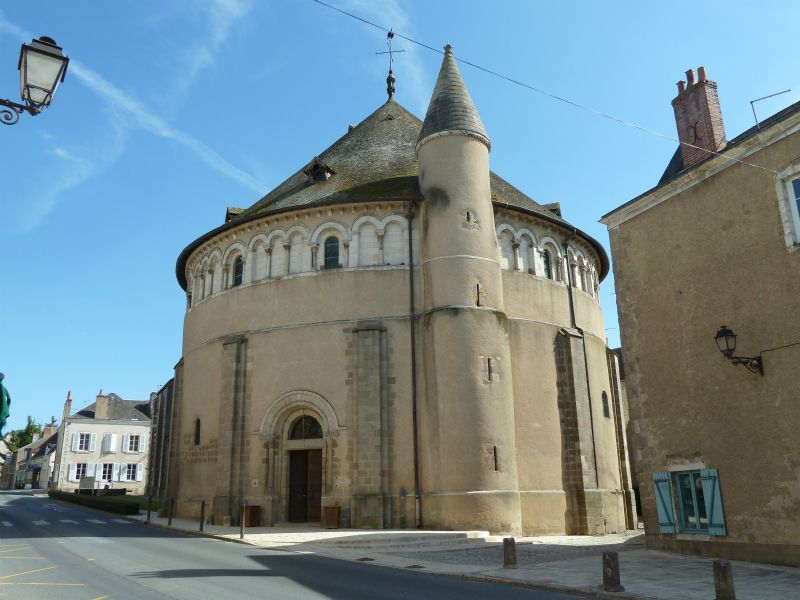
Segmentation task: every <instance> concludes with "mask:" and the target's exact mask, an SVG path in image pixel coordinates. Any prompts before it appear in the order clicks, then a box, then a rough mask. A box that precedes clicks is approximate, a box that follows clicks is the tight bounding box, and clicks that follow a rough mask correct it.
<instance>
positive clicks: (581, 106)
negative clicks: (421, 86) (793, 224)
mask: <svg viewBox="0 0 800 600" xmlns="http://www.w3.org/2000/svg"><path fill="white" fill-rule="evenodd" d="M312 2H316V3H317V4H319V5H321V6H325V7H327V8H330V9H331V10H335V11H336V12H338V13H341V14H343V15H346V16H348V17H350V18H352V19H355V20H357V21H361V22H362V23H364V24H366V25H369V26H371V27H374V28H376V29H380V30H381V31H385V32H387V33H388V32H389V31H390V29H388V28H386V27H383V26H381V25H378V24H377V23H373V22H372V21H369V20H367V19H364V18H363V17H359V16H358V15H354V14H353V13H349V12H347V11H346V10H342V9H341V8H338V7H336V6H333V5H332V4H328V3H327V2H323V0H312ZM393 33H394V35H395V36H396V37H399V38H402V39H404V40H406V41H407V42H411V43H412V44H416V45H417V46H421V47H423V48H425V49H427V50H431V51H433V52H436V53H437V54H444V52H442V51H441V50H439V49H438V48H434V47H433V46H429V45H428V44H425V43H423V42H420V41H417V40H415V39H413V38H410V37H408V36H406V35H403V34H402V33H398V32H396V31H393ZM453 58H455V59H456V60H457V61H458V62H460V63H463V64H465V65H468V66H470V67H473V68H474V69H478V70H479V71H483V72H484V73H488V74H489V75H493V76H495V77H499V78H500V79H504V80H505V81H508V82H509V83H513V84H515V85H518V86H521V87H523V88H526V89H528V90H531V91H533V92H536V93H537V94H541V95H543V96H546V97H548V98H551V99H553V100H557V101H558V102H563V103H564V104H568V105H569V106H572V107H573V108H577V109H580V110H583V111H586V112H588V113H590V114H593V115H595V116H598V117H603V118H605V119H608V120H610V121H613V122H615V123H619V124H621V125H625V126H627V127H631V128H633V129H638V130H639V131H642V132H644V133H649V134H651V135H654V136H657V137H660V138H663V139H666V140H670V141H672V142H675V143H677V144H679V145H681V146H687V147H689V148H695V149H697V150H701V151H702V152H705V153H707V154H713V155H714V156H720V157H722V158H724V159H725V160H729V161H732V162H737V163H741V164H743V165H747V166H749V167H754V168H756V169H761V170H763V171H767V172H769V173H772V174H774V175H777V174H778V172H777V171H773V170H772V169H769V168H767V167H763V166H761V165H757V164H754V163H750V162H747V161H745V160H741V159H739V158H734V157H732V156H725V155H724V154H722V153H721V152H716V151H714V150H709V149H707V148H702V147H700V146H696V145H694V144H690V143H689V142H682V141H680V140H679V139H677V138H674V137H672V136H670V135H667V134H665V133H661V132H659V131H655V130H653V129H648V128H647V127H643V126H642V125H638V124H636V123H632V122H630V121H626V120H625V119H620V118H619V117H615V116H614V115H610V114H608V113H604V112H602V111H599V110H596V109H594V108H591V107H590V106H586V105H584V104H580V103H578V102H574V101H572V100H569V99H568V98H564V97H562V96H558V95H557V94H551V93H550V92H547V91H545V90H542V89H540V88H537V87H536V86H533V85H530V84H528V83H525V82H524V81H519V80H517V79H514V78H513V77H508V76H507V75H503V74H502V73H498V72H497V71H493V70H492V69H488V68H486V67H482V66H481V65H478V64H476V63H473V62H470V61H468V60H464V59H463V58H457V57H455V56H454V57H453Z"/></svg>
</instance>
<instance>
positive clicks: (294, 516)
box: [289, 450, 322, 523]
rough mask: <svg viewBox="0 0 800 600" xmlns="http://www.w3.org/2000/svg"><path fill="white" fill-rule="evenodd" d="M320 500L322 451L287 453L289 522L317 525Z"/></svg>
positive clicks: (293, 451) (319, 513)
mask: <svg viewBox="0 0 800 600" xmlns="http://www.w3.org/2000/svg"><path fill="white" fill-rule="evenodd" d="M321 500H322V450H291V451H290V452H289V521H290V522H291V523H318V522H319V521H320V515H321V510H322V509H321Z"/></svg>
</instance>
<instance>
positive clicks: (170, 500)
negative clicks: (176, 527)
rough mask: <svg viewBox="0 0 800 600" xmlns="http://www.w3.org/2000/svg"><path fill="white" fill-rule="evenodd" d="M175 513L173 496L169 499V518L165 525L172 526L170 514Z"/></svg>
mask: <svg viewBox="0 0 800 600" xmlns="http://www.w3.org/2000/svg"><path fill="white" fill-rule="evenodd" d="M174 514H175V498H170V499H169V518H168V519H167V526H168V527H172V515H174Z"/></svg>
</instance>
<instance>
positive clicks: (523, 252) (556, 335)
mask: <svg viewBox="0 0 800 600" xmlns="http://www.w3.org/2000/svg"><path fill="white" fill-rule="evenodd" d="M387 83H388V92H389V99H388V101H386V102H385V103H384V104H382V105H381V106H379V107H378V108H377V110H375V112H373V113H372V114H371V115H369V116H368V117H367V118H366V119H364V120H363V121H362V122H361V123H359V124H358V125H356V126H351V127H350V128H349V129H348V131H347V133H345V135H343V136H342V137H341V138H340V139H339V140H337V141H336V142H334V143H333V145H331V146H330V147H329V148H327V149H326V150H323V151H321V152H319V151H316V152H315V153H313V154H312V152H314V151H315V150H316V149H310V152H309V160H308V162H307V163H306V164H304V165H303V166H302V167H301V168H300V169H299V170H298V171H297V172H296V173H294V174H293V175H291V176H290V177H289V178H288V179H286V180H285V181H284V182H283V183H281V184H280V185H278V187H276V188H275V189H274V190H272V191H271V192H269V193H268V194H267V195H266V196H264V197H263V198H261V199H260V200H258V201H257V202H256V203H255V204H253V205H252V206H250V207H249V208H247V209H244V210H242V209H234V208H229V209H228V210H227V214H226V218H225V222H224V223H223V224H222V225H221V226H219V227H217V228H216V229H214V230H212V231H209V232H208V233H205V234H203V235H202V236H200V237H199V238H197V239H196V240H195V241H193V242H192V243H191V244H189V245H188V246H187V247H186V248H185V249H184V250H183V252H182V253H181V255H180V257H179V258H178V261H177V278H178V282H179V284H180V285H181V287H182V288H183V289H184V290H185V291H186V295H187V312H186V317H185V324H184V334H183V356H182V358H181V360H180V362H179V363H178V365H177V366H176V369H175V381H174V390H173V399H172V401H173V413H172V425H171V427H172V435H171V437H170V440H171V441H170V447H169V461H168V462H169V465H170V468H169V473H168V475H167V486H166V496H168V497H174V498H175V502H176V513H177V515H178V516H181V517H197V516H198V515H199V514H200V503H201V500H205V501H206V505H207V506H210V507H211V508H210V509H207V512H206V514H210V515H211V516H212V518H213V520H214V522H216V523H226V522H231V523H236V522H238V519H239V506H240V505H242V504H246V505H247V506H248V507H253V508H249V512H248V514H250V515H253V516H255V514H257V515H258V517H257V518H259V520H260V523H261V524H262V525H271V524H278V523H286V522H308V523H319V522H320V521H321V520H326V519H327V520H329V519H331V518H335V519H336V522H335V523H328V525H335V526H340V527H363V528H403V527H409V528H411V527H424V528H427V529H469V530H489V531H492V532H496V533H499V532H502V533H515V534H522V533H524V534H528V535H530V534H548V533H551V534H563V533H568V534H600V533H606V532H618V531H622V530H625V529H626V528H631V527H634V526H635V524H634V519H635V514H634V512H633V511H634V509H633V505H634V503H633V496H632V492H631V486H630V468H629V463H628V451H627V447H626V442H625V422H626V416H625V415H624V414H623V411H622V405H621V403H620V400H619V377H618V373H617V360H616V356H615V355H614V354H613V353H612V352H610V350H609V349H608V347H607V344H606V338H605V332H604V322H603V314H602V311H601V309H600V304H599V299H598V285H599V282H600V281H601V280H602V279H603V278H604V277H605V276H606V274H607V272H608V258H607V256H606V254H605V252H604V251H603V249H602V247H601V246H600V244H599V243H598V242H597V241H596V240H594V239H592V238H591V237H589V236H588V235H586V234H585V233H583V232H582V231H580V230H578V229H576V228H575V227H574V226H572V225H570V224H569V223H568V222H567V221H566V220H565V219H564V218H563V217H562V216H561V209H560V207H559V205H558V204H550V205H541V204H538V203H537V202H535V201H534V200H532V199H531V198H529V197H528V196H527V195H525V194H524V193H522V192H521V191H520V190H518V189H516V188H515V187H513V186H512V185H511V184H510V183H508V182H506V181H505V180H503V179H501V178H500V177H499V176H497V175H495V174H494V173H493V172H492V171H490V170H489V151H490V149H491V141H490V138H489V135H488V134H487V132H486V130H485V129H484V126H483V123H482V122H481V119H480V117H479V115H478V111H477V110H476V108H475V106H474V104H473V102H472V99H471V98H470V95H469V93H468V91H467V89H466V87H465V85H464V82H463V80H462V78H461V74H460V73H459V70H458V67H457V65H456V59H455V57H454V56H453V53H452V49H451V48H450V46H447V47H446V48H445V53H444V59H443V62H442V66H441V70H440V72H439V77H438V80H437V82H436V86H435V88H434V91H433V95H432V97H431V100H430V106H429V108H428V112H427V115H426V116H425V120H424V121H420V120H419V119H418V118H417V117H415V116H414V115H413V114H411V113H410V112H409V111H407V110H406V109H405V108H403V107H402V106H401V105H400V104H398V103H397V101H396V100H395V98H394V78H393V76H392V74H391V71H390V74H389V78H388V79H387ZM337 515H338V516H337Z"/></svg>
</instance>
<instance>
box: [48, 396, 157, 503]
mask: <svg viewBox="0 0 800 600" xmlns="http://www.w3.org/2000/svg"><path fill="white" fill-rule="evenodd" d="M71 410H72V393H71V392H70V393H69V394H68V395H67V400H66V402H65V403H64V417H63V419H62V422H61V426H60V427H59V429H58V442H57V445H56V458H55V468H54V470H53V477H52V479H51V485H52V486H53V487H54V488H56V489H58V490H62V491H70V490H75V489H78V488H79V487H87V482H88V483H91V484H92V485H91V486H88V487H94V488H103V487H105V486H106V485H108V486H110V487H112V488H125V489H127V490H128V491H129V492H130V493H133V494H144V491H145V484H144V481H145V478H146V470H147V456H148V448H149V443H150V407H149V404H148V403H147V402H146V401H140V400H123V399H122V398H120V397H119V396H117V395H116V394H113V393H110V394H103V393H102V390H101V392H100V393H99V394H98V395H97V398H96V400H95V402H94V403H92V404H90V405H88V406H86V407H85V408H83V409H81V410H79V411H77V412H76V413H74V414H70V413H71Z"/></svg>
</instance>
